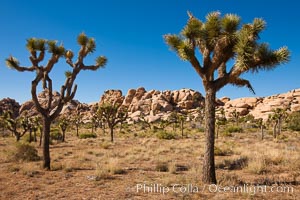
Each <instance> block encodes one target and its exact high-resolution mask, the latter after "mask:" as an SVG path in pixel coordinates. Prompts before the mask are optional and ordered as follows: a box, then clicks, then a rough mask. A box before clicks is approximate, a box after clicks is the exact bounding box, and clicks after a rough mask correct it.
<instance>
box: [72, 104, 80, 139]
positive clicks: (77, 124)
mask: <svg viewBox="0 0 300 200" xmlns="http://www.w3.org/2000/svg"><path fill="white" fill-rule="evenodd" d="M72 121H73V124H74V125H75V128H76V136H77V137H79V127H80V125H81V124H82V114H81V105H77V107H76V110H75V113H74V115H73V119H72Z"/></svg>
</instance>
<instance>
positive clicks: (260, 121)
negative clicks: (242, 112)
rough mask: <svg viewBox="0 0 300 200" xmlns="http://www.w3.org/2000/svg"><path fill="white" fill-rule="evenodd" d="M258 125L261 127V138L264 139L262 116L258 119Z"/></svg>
mask: <svg viewBox="0 0 300 200" xmlns="http://www.w3.org/2000/svg"><path fill="white" fill-rule="evenodd" d="M256 121H257V124H258V126H259V127H260V133H261V140H263V139H264V120H263V119H262V118H259V119H257V120H256Z"/></svg>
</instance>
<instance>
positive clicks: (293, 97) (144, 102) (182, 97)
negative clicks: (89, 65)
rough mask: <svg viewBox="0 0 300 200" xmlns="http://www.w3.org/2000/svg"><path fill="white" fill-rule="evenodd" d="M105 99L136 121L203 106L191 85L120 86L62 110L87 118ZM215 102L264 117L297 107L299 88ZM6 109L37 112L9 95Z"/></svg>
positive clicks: (1, 104) (299, 106)
mask: <svg viewBox="0 0 300 200" xmlns="http://www.w3.org/2000/svg"><path fill="white" fill-rule="evenodd" d="M53 96H54V98H53V102H52V105H53V106H56V105H57V99H58V98H59V93H57V92H55V93H54V94H53ZM38 98H39V101H40V102H41V104H42V105H43V106H45V105H46V103H47V100H48V98H47V92H43V93H41V94H39V95H38ZM105 102H110V103H119V104H121V105H122V106H124V107H126V108H127V109H128V111H129V116H130V118H131V119H132V120H133V121H137V120H138V119H139V116H140V115H141V113H143V115H144V116H145V119H146V120H147V121H153V122H154V121H158V120H160V119H166V118H167V117H168V116H169V115H170V113H171V112H172V111H188V112H189V113H191V115H194V116H196V115H197V108H199V107H202V108H203V107H204V97H203V96H202V94H201V93H199V92H197V91H194V90H191V89H181V90H173V91H170V90H166V91H159V90H150V91H146V90H145V88H143V87H140V88H137V89H130V90H128V91H127V93H126V95H125V96H123V94H122V91H121V90H107V91H105V92H104V94H103V95H102V96H101V98H100V101H99V102H98V103H94V104H90V105H88V104H84V103H80V102H79V101H77V100H72V101H71V102H69V103H67V104H66V105H65V106H64V108H63V110H62V114H64V115H68V116H71V115H73V114H74V112H75V111H76V108H77V106H78V105H80V107H81V113H82V115H83V118H84V121H86V122H87V121H89V120H90V119H91V117H92V113H91V112H92V110H95V109H96V107H97V105H98V104H103V103H105ZM216 105H217V107H218V108H223V109H224V111H225V116H226V117H227V118H230V117H231V113H232V112H233V111H237V112H239V114H240V116H244V115H247V114H251V115H253V116H254V117H255V118H263V119H264V120H267V118H268V116H269V114H271V113H272V112H273V110H274V109H276V108H285V109H287V110H288V111H289V112H293V111H300V89H296V90H292V91H289V92H287V93H283V94H277V95H272V96H268V97H245V98H238V99H233V100H231V99H230V98H229V97H222V98H220V99H217V100H216ZM7 109H13V110H14V113H15V115H16V116H17V115H18V114H19V113H22V112H24V111H28V113H29V115H35V114H37V111H36V110H35V107H34V103H33V102H32V101H27V102H25V103H23V104H22V105H21V106H20V105H19V104H18V103H17V102H16V101H15V100H12V99H9V98H6V99H3V100H1V101H0V112H3V110H7ZM18 110H19V113H18Z"/></svg>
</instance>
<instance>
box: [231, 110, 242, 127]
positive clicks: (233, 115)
mask: <svg viewBox="0 0 300 200" xmlns="http://www.w3.org/2000/svg"><path fill="white" fill-rule="evenodd" d="M230 117H231V118H232V120H233V121H234V122H235V125H236V126H238V125H239V120H240V112H237V111H236V109H234V110H233V111H232V112H231V113H230Z"/></svg>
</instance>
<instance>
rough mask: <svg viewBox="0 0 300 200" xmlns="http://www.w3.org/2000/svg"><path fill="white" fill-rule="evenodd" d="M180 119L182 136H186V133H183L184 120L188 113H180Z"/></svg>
mask: <svg viewBox="0 0 300 200" xmlns="http://www.w3.org/2000/svg"><path fill="white" fill-rule="evenodd" d="M178 121H179V123H180V131H181V137H182V138H183V136H184V134H183V130H184V122H185V121H186V115H184V114H183V113H181V114H180V115H178ZM186 137H187V134H186Z"/></svg>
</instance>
